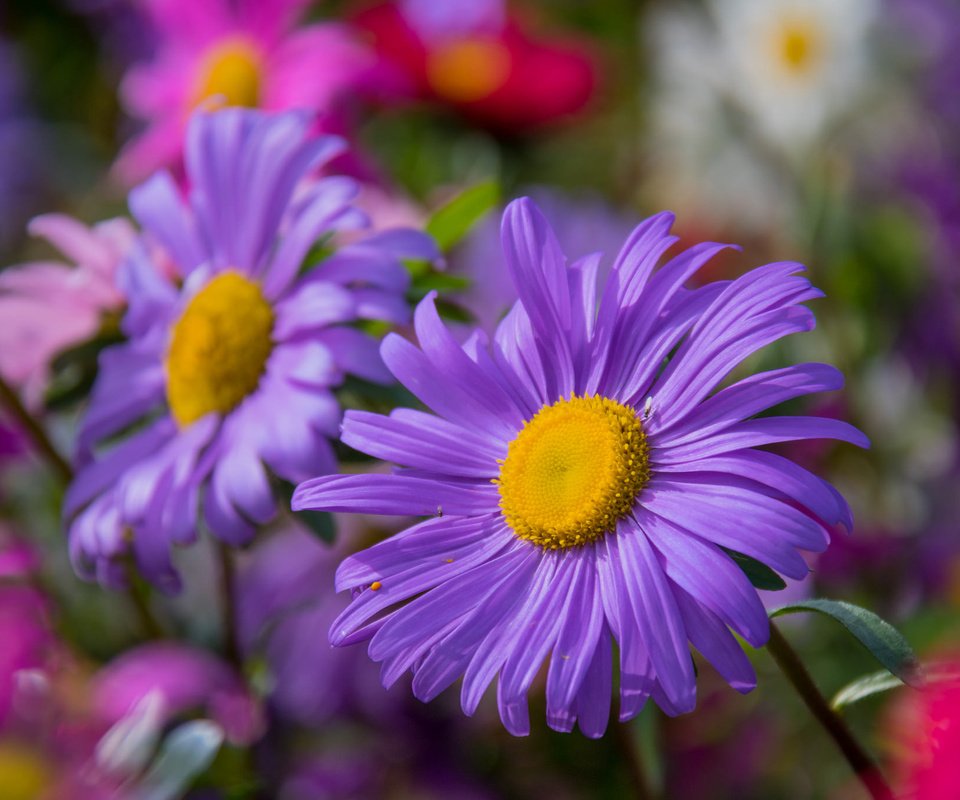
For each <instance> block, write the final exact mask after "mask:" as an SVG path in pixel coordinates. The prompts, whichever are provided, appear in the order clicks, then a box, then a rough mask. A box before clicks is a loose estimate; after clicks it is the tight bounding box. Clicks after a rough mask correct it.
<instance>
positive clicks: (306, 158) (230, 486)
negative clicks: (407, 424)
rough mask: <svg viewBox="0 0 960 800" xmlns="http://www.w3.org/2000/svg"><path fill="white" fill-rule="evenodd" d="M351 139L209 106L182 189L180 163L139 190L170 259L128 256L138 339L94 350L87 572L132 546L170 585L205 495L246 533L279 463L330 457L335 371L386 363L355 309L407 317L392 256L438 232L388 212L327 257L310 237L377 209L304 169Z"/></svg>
mask: <svg viewBox="0 0 960 800" xmlns="http://www.w3.org/2000/svg"><path fill="white" fill-rule="evenodd" d="M341 147H342V142H341V140H339V139H336V138H334V137H320V138H314V137H312V136H311V135H310V122H309V120H308V118H307V116H306V115H305V114H300V113H296V112H288V113H286V114H277V115H271V114H265V113H263V112H258V111H248V110H245V109H228V110H225V111H220V112H218V113H214V114H198V115H197V116H196V117H195V118H194V120H193V122H192V124H191V126H190V129H189V132H188V137H187V152H186V165H187V177H188V179H189V183H190V186H191V189H190V193H189V196H188V197H187V199H186V202H185V201H184V198H183V197H182V196H181V194H180V191H179V189H178V188H177V185H176V183H175V181H174V180H173V178H172V177H171V175H170V174H169V173H161V174H158V175H156V176H154V177H153V178H152V179H151V180H149V181H148V182H147V183H145V184H143V185H142V186H140V187H139V188H137V189H136V190H134V191H133V193H132V194H131V196H130V206H131V209H132V211H133V214H134V216H135V217H136V218H137V219H138V220H139V221H140V223H141V224H142V226H143V227H144V229H145V237H146V236H149V238H150V240H151V241H152V242H157V243H159V244H160V245H161V247H162V252H163V254H164V255H165V258H168V259H169V260H170V261H172V263H173V265H174V267H175V269H176V273H177V274H176V279H172V278H169V277H165V276H164V275H163V274H162V272H161V270H160V269H158V265H157V258H156V256H154V255H151V253H150V252H148V251H147V250H146V249H145V248H144V247H143V246H138V247H137V248H135V250H134V252H133V254H132V255H131V257H130V258H129V259H128V260H127V261H126V262H125V263H124V265H123V268H122V271H121V283H122V286H123V288H124V292H125V294H126V296H127V298H128V301H129V305H128V310H127V313H126V315H125V317H124V319H123V323H122V328H123V331H124V333H125V334H126V335H127V337H128V341H127V342H126V343H124V344H123V345H118V346H116V347H112V348H108V349H107V350H105V351H104V352H103V353H102V355H101V358H100V371H99V375H98V378H97V383H96V385H95V386H94V389H93V395H92V399H91V403H90V407H89V410H88V412H87V414H86V416H85V418H84V420H83V423H82V426H81V430H80V435H79V451H80V452H79V467H80V469H79V471H78V473H77V477H76V479H75V481H74V482H73V484H72V485H71V487H70V489H69V491H68V493H67V497H66V502H65V511H64V513H65V515H66V518H67V520H68V522H69V546H70V553H71V557H72V559H73V562H74V565H75V566H76V568H77V569H78V571H79V572H80V573H81V574H83V575H84V576H86V577H94V576H96V577H97V578H99V579H100V580H101V581H102V582H104V583H106V584H110V585H117V584H123V582H124V576H123V568H122V564H120V563H118V560H120V559H122V558H123V557H124V555H125V554H127V553H128V552H132V554H133V556H134V557H135V559H136V561H137V563H138V565H139V567H140V569H141V570H142V571H143V573H144V575H145V576H146V577H147V578H148V579H149V580H151V581H153V582H154V583H156V584H158V585H159V586H161V587H162V588H163V589H165V590H166V591H176V590H177V589H178V588H179V585H180V580H179V576H178V575H177V573H176V572H175V570H174V569H173V566H172V563H171V558H170V550H171V547H173V546H174V545H184V544H189V543H190V542H192V541H194V540H195V538H196V536H197V531H198V515H199V514H200V513H201V509H202V515H203V519H204V521H205V523H206V526H207V527H208V528H209V530H210V531H211V532H212V533H213V534H214V535H215V536H217V537H218V538H219V539H220V540H221V541H223V542H226V543H229V544H232V545H242V544H245V543H247V542H249V541H250V539H251V538H252V536H253V534H254V532H255V531H256V528H257V525H258V524H263V523H265V522H267V521H269V520H270V519H271V518H272V517H273V515H274V512H275V502H274V491H273V488H272V487H271V482H270V479H269V475H270V474H272V475H275V476H278V477H279V478H282V479H283V480H286V481H290V482H297V481H300V480H303V479H305V478H306V477H307V476H309V475H312V474H315V473H317V472H329V471H331V470H334V469H335V468H336V459H335V457H334V454H333V449H332V447H331V445H330V443H329V441H328V439H330V438H333V437H336V436H337V434H338V432H339V426H340V416H341V412H340V406H339V404H338V402H337V399H336V397H335V396H334V395H333V393H332V391H331V390H332V389H333V388H334V387H336V386H337V385H339V384H340V383H341V382H342V381H343V379H344V376H345V374H346V373H348V372H349V373H352V374H354V375H357V376H359V377H362V378H365V379H367V380H372V381H381V382H384V381H389V380H390V375H389V373H388V372H387V371H386V369H385V368H384V366H383V364H382V362H381V361H380V359H379V357H378V355H377V347H378V343H377V341H376V340H375V339H373V338H372V337H370V336H368V335H367V334H365V333H363V332H362V331H361V330H359V329H358V327H357V326H356V324H355V323H357V322H359V321H362V320H368V319H376V320H383V321H387V322H394V323H402V322H405V321H406V320H407V318H408V316H409V309H408V307H407V303H406V300H405V291H406V288H407V284H408V282H409V278H408V273H407V271H406V269H405V268H404V267H403V265H402V263H401V259H402V258H405V257H410V258H426V259H430V258H434V257H435V256H436V249H435V245H434V244H433V242H432V240H430V239H429V237H427V236H425V235H424V234H422V233H418V232H416V231H411V230H405V229H396V230H392V231H383V232H380V233H377V234H375V235H371V236H368V237H367V238H365V239H361V240H359V241H355V242H353V243H351V244H349V245H346V246H344V247H342V248H340V249H339V250H336V251H335V252H334V253H333V254H330V255H328V256H327V257H325V258H324V257H321V255H317V254H316V253H315V251H313V248H314V245H315V244H317V243H318V242H319V241H320V240H321V239H323V238H324V237H327V236H330V235H333V234H334V233H336V232H337V231H342V230H347V229H356V228H362V227H363V226H364V225H365V223H366V217H365V216H364V215H363V214H362V213H361V212H359V211H358V210H357V209H356V208H354V207H353V205H352V204H351V201H352V199H353V198H354V197H355V195H356V193H357V191H358V189H357V185H356V184H355V182H354V181H352V180H350V179H348V178H343V177H339V176H333V177H326V178H322V179H319V180H314V181H312V182H309V183H307V184H304V183H303V182H302V181H303V179H304V178H305V177H306V176H308V175H312V174H313V170H314V169H315V168H317V167H319V166H320V165H322V164H323V163H325V162H326V161H328V160H329V159H330V158H332V157H333V156H335V155H336V154H337V153H338V152H340V150H341ZM326 244H327V246H329V244H330V243H329V241H328V242H327V243H326ZM312 253H313V254H312ZM308 258H309V259H310V260H309V266H310V267H311V268H310V269H309V270H308V271H307V272H306V273H305V274H303V275H301V269H302V268H303V267H304V265H305V261H306V260H307V259H308ZM318 258H320V259H321V260H319V262H318V261H317V260H316V259H318ZM131 429H132V431H133V432H132V433H130V434H129V435H128V436H125V437H122V436H119V437H118V434H121V433H124V432H128V431H130V430H131ZM268 470H269V472H268Z"/></svg>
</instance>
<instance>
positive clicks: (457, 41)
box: [354, 3, 597, 133]
mask: <svg viewBox="0 0 960 800" xmlns="http://www.w3.org/2000/svg"><path fill="white" fill-rule="evenodd" d="M354 22H355V24H356V25H357V26H358V27H359V28H360V29H362V30H364V31H366V32H367V33H368V34H370V35H371V36H372V38H373V45H374V47H375V49H376V51H377V52H378V53H379V55H380V57H381V59H382V60H383V62H384V67H385V68H386V69H387V70H388V71H389V72H390V73H391V74H392V75H393V77H394V78H395V79H396V80H398V81H399V82H400V84H401V85H402V86H403V88H404V90H405V92H404V93H405V94H407V95H412V96H414V97H419V98H423V99H427V100H433V101H437V102H440V103H445V104H447V105H450V106H452V107H454V108H455V109H456V110H457V111H459V112H460V113H462V114H463V115H464V116H466V117H467V118H469V119H470V120H472V121H473V122H475V123H476V124H478V125H482V126H484V127H487V128H490V129H493V130H496V131H498V132H510V133H513V132H519V131H524V130H526V129H529V128H534V127H537V126H539V125H542V124H544V123H547V122H552V121H554V120H557V119H560V118H563V117H567V116H570V115H572V114H573V113H575V112H577V111H579V110H580V109H582V108H583V107H584V106H585V105H586V103H587V101H588V100H589V99H590V98H591V96H592V95H593V93H594V91H595V89H596V83H597V74H596V65H595V61H594V59H593V57H592V55H591V54H590V52H589V50H588V49H587V48H586V47H585V46H584V45H583V43H582V42H577V41H572V40H564V39H556V38H550V39H546V38H540V37H539V36H536V35H535V34H533V33H532V32H531V31H530V30H529V28H528V26H527V25H526V24H524V21H523V20H521V19H519V18H515V17H511V18H508V19H507V20H506V21H505V22H504V24H503V25H502V26H497V27H494V28H491V27H489V26H486V27H483V28H478V29H477V30H475V31H469V30H466V31H465V30H462V29H461V30H457V31H455V32H450V33H449V34H448V35H434V36H427V35H424V33H423V32H421V31H418V30H417V29H416V28H415V26H414V25H412V24H411V22H410V21H409V20H408V19H407V18H406V17H404V15H403V13H402V10H401V9H400V8H399V7H398V6H397V5H395V4H392V3H387V4H383V5H378V6H375V7H373V8H368V9H366V10H364V11H361V12H360V13H358V14H357V15H356V17H355V19H354Z"/></svg>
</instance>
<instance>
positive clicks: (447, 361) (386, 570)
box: [293, 199, 868, 736]
mask: <svg viewBox="0 0 960 800" xmlns="http://www.w3.org/2000/svg"><path fill="white" fill-rule="evenodd" d="M672 222H673V217H672V215H670V214H660V215H658V216H655V217H651V218H650V219H648V220H646V221H645V222H643V223H642V224H641V225H640V226H639V227H638V228H636V230H635V231H634V232H633V233H632V234H631V235H630V237H629V238H628V239H627V242H626V244H625V245H624V247H623V249H622V250H621V251H620V254H619V255H618V256H617V258H616V260H615V262H614V264H613V266H612V268H611V272H610V276H609V278H608V279H607V281H606V282H605V285H604V286H603V289H602V292H601V293H600V294H599V295H598V293H597V287H596V281H595V277H596V269H597V265H598V263H599V255H590V256H586V257H584V258H581V259H579V260H578V261H576V262H574V263H573V264H570V265H568V264H567V262H566V258H565V256H564V254H563V252H562V250H561V249H560V246H559V244H558V242H557V239H556V236H555V235H554V233H553V231H552V230H551V228H550V226H549V225H548V224H547V222H546V220H545V219H544V218H543V216H542V215H541V214H540V212H539V210H538V209H537V208H536V206H535V205H534V204H533V203H532V202H531V201H530V200H528V199H523V200H518V201H516V202H514V203H512V204H511V205H510V206H509V207H508V208H507V210H506V212H505V214H504V219H503V229H502V235H503V249H504V253H505V255H506V262H507V266H508V269H509V271H510V274H511V276H512V278H513V281H514V284H515V286H516V288H517V291H518V294H519V297H520V299H519V301H518V302H517V304H516V305H514V307H513V309H512V310H511V311H510V313H509V314H508V315H507V316H506V317H505V318H504V320H503V321H502V322H501V324H500V325H499V326H498V328H497V331H496V334H495V336H494V340H493V342H492V344H488V342H487V340H486V337H484V336H483V335H482V334H479V333H478V334H476V335H474V336H472V337H471V338H470V339H468V341H467V342H466V344H464V345H463V346H461V345H459V344H457V341H456V339H455V338H454V337H453V336H452V335H451V333H450V332H449V331H448V330H447V328H446V327H445V326H444V325H443V323H442V322H441V321H440V318H439V316H438V314H437V312H436V309H435V308H434V304H433V298H432V297H428V298H427V299H425V300H424V301H423V302H422V303H421V304H420V306H419V307H418V308H417V311H416V314H415V319H414V322H415V327H416V333H417V337H418V338H419V341H420V348H417V347H415V346H414V345H413V344H411V343H410V342H408V341H406V340H404V339H403V338H401V337H400V336H397V335H395V334H394V335H390V336H388V337H387V338H386V339H385V340H384V342H383V346H382V348H381V353H382V355H383V358H384V361H385V362H386V364H387V366H388V367H389V369H390V370H391V371H392V372H393V373H394V375H396V376H397V378H398V379H399V380H400V382H401V383H403V384H404V385H405V386H406V387H407V388H408V389H410V391H411V392H413V394H414V395H416V396H417V397H418V398H419V399H420V400H421V401H422V402H423V403H424V404H425V405H426V406H427V407H428V408H430V409H431V410H432V411H433V412H434V413H432V414H431V413H426V412H424V411H415V410H411V409H398V410H396V411H394V412H393V413H392V414H391V415H390V416H388V417H385V416H380V415H377V414H370V413H366V412H356V411H349V412H347V414H346V418H345V420H344V425H343V435H342V438H343V441H344V442H345V443H346V444H349V445H350V446H351V447H354V448H356V449H358V450H361V451H363V452H365V453H368V454H370V455H372V456H375V457H377V458H382V459H385V460H389V461H392V462H394V463H396V464H398V465H400V467H401V469H399V470H398V471H397V472H396V474H392V475H332V476H325V477H319V478H315V479H313V480H310V481H307V482H306V483H304V484H302V485H301V486H299V487H298V489H297V491H296V493H295V495H294V501H293V503H294V508H295V509H303V508H316V509H324V510H328V511H361V512H365V513H381V514H415V515H421V516H427V517H430V518H429V519H427V520H426V521H424V522H422V523H420V524H418V525H415V526H413V527H411V528H408V529H407V530H405V531H403V532H401V533H400V534H398V535H396V536H394V537H392V538H390V539H387V540H385V541H384V542H381V543H380V544H377V545H375V546H374V547H371V548H370V549H368V550H365V551H363V552H360V553H358V554H356V555H354V556H352V557H350V558H348V559H346V560H345V561H344V562H343V563H342V564H341V565H340V568H339V570H338V572H337V581H336V587H337V589H338V590H340V591H344V590H349V591H350V592H352V593H353V599H352V602H351V603H350V605H349V606H348V608H347V609H346V610H345V611H344V612H343V613H342V614H341V615H340V617H339V618H338V619H337V620H336V621H335V622H334V624H333V626H332V627H331V630H330V640H331V642H332V643H333V644H335V645H345V644H350V643H354V642H360V641H364V640H369V641H370V645H369V654H370V656H371V658H373V659H374V660H376V661H381V662H383V672H382V675H383V680H384V683H385V685H390V684H391V683H393V682H394V681H396V680H397V678H399V677H400V676H401V675H402V674H404V673H405V672H406V671H407V670H410V671H411V672H412V673H413V692H414V694H415V695H416V696H417V697H419V698H420V699H422V700H430V699H432V698H434V697H436V696H437V695H438V694H439V693H440V692H441V691H443V690H444V689H445V688H447V687H448V686H450V685H451V684H452V683H453V682H454V681H456V680H457V679H458V678H460V677H461V676H462V677H463V685H462V691H461V704H462V706H463V709H464V711H465V712H466V713H467V714H472V713H473V712H474V711H475V710H476V708H477V706H478V704H479V702H480V699H481V697H482V696H483V694H484V692H485V691H486V689H487V687H488V686H489V685H490V683H491V681H493V679H494V678H495V677H497V676H499V678H498V682H497V701H498V706H499V709H500V715H501V718H502V719H503V722H504V724H505V726H506V727H507V729H508V730H509V731H510V732H511V733H513V734H516V735H523V734H526V733H528V732H529V727H530V722H529V712H528V708H527V693H528V691H529V689H530V687H531V684H532V683H533V681H534V679H535V677H536V676H537V674H538V673H539V672H540V669H541V667H542V665H543V662H544V660H545V659H547V658H548V657H549V667H548V669H547V671H546V701H547V720H548V723H549V724H550V726H551V727H553V728H555V729H557V730H561V731H569V730H571V729H572V728H573V725H574V724H575V723H578V724H579V726H580V729H581V730H582V731H583V732H584V733H585V734H587V735H588V736H600V735H602V733H603V731H604V730H605V728H606V725H607V719H608V715H609V710H610V695H611V691H612V685H613V683H612V677H613V676H612V663H611V662H612V659H613V656H614V652H616V651H615V650H614V648H613V643H614V642H616V644H617V645H618V652H619V659H620V680H619V685H620V719H621V720H627V719H630V718H631V717H633V716H634V715H635V714H637V712H638V711H639V710H640V709H641V708H642V707H643V705H644V704H645V703H646V701H647V700H648V698H651V697H652V698H653V699H654V700H655V701H656V703H657V704H658V705H659V706H660V707H661V708H662V709H663V710H664V711H666V712H667V713H668V714H680V713H684V712H687V711H690V710H691V709H693V707H694V705H695V701H696V680H695V676H694V667H693V661H692V659H691V656H690V650H689V645H690V644H691V643H692V644H693V646H694V647H695V648H696V649H697V650H699V651H700V653H701V654H702V655H703V656H704V657H705V658H706V659H707V660H708V661H710V662H711V663H712V664H713V665H714V667H715V668H716V669H717V671H718V672H719V673H720V675H721V676H723V678H724V679H726V681H727V682H728V683H729V684H730V685H731V686H733V687H734V688H735V689H737V690H738V691H741V692H746V691H749V690H750V689H752V688H753V687H754V685H755V683H756V677H755V675H754V671H753V668H752V667H751V665H750V661H749V659H748V658H747V657H746V655H745V654H744V652H743V650H742V648H741V646H740V644H739V643H738V642H737V640H736V639H735V638H734V636H733V633H731V629H732V630H733V631H734V632H736V633H737V634H739V635H740V636H742V637H743V638H744V639H745V640H746V641H747V642H749V643H750V644H751V645H753V646H754V647H759V646H761V645H763V644H765V643H766V641H767V638H768V636H769V624H768V621H767V615H766V612H765V611H764V608H763V604H762V603H761V602H760V598H759V596H758V594H757V591H756V590H755V589H754V587H753V586H752V585H751V584H750V581H749V580H748V579H747V577H746V575H745V574H744V573H743V572H742V571H741V570H740V568H739V567H738V566H737V565H736V563H735V562H734V560H733V558H731V556H730V554H729V553H730V551H735V552H738V553H741V554H745V555H747V556H749V557H751V558H754V559H756V560H758V561H761V562H763V563H765V564H767V565H768V566H770V567H772V568H773V569H775V570H776V571H778V572H780V573H782V574H783V575H785V576H787V577H790V578H796V579H799V578H802V577H803V576H804V575H806V574H807V572H808V568H807V564H806V562H805V561H804V559H803V557H802V556H801V554H800V552H798V551H802V550H806V551H821V550H823V549H824V548H825V547H826V546H827V543H828V541H829V534H828V527H829V526H830V525H832V524H834V523H842V524H844V525H846V526H847V527H849V526H850V525H851V524H852V522H851V517H850V512H849V509H848V508H847V505H846V503H845V502H844V500H843V498H842V497H841V496H840V495H839V494H838V493H837V492H836V490H835V489H833V488H832V487H831V486H830V485H829V484H827V483H826V482H824V481H823V480H821V479H820V478H818V477H816V476H815V475H813V474H811V473H810V472H808V471H806V470H804V469H803V468H801V467H799V466H797V465H796V464H794V463H793V462H791V461H789V460H787V459H785V458H783V457H781V456H777V455H774V454H773V453H770V452H767V451H764V450H760V449H758V448H759V447H762V446H764V445H768V444H772V443H774V442H783V441H791V440H795V439H807V438H831V439H842V440H845V441H849V442H853V443H855V444H858V445H860V446H867V444H868V442H867V440H866V437H864V436H863V434H862V433H860V432H859V431H858V430H856V429H855V428H853V427H852V426H850V425H848V424H847V423H844V422H841V421H838V420H831V419H819V418H811V417H784V416H764V417H762V418H759V419H755V418H754V417H755V415H756V414H758V413H760V412H763V411H766V410H767V409H769V408H772V407H773V406H776V405H778V404H779V403H782V402H784V401H786V400H789V399H792V398H797V397H801V396H803V395H806V394H809V393H811V392H817V391H825V390H831V389H838V388H839V387H840V386H841V384H842V376H841V375H840V373H839V372H838V371H837V370H835V369H834V368H833V367H830V366H827V365H825V364H801V365H797V366H791V367H786V368H783V369H778V370H773V371H770V372H763V373H760V374H757V375H753V376H752V377H748V378H744V379H742V380H739V381H738V382H736V383H733V384H731V385H728V386H726V387H724V388H718V386H719V385H720V383H721V382H722V381H723V380H724V379H725V378H726V377H727V376H728V375H729V374H730V373H731V371H732V370H734V369H735V368H736V367H737V366H738V365H739V364H740V362H741V361H743V359H745V358H746V357H747V356H749V355H751V354H752V353H754V352H755V351H757V350H758V349H760V348H762V347H764V346H766V345H768V344H770V343H772V342H774V341H776V340H778V339H781V338H783V337H784V336H787V335H789V334H792V333H799V332H801V331H807V330H810V329H811V328H812V327H813V326H814V323H815V320H814V316H813V314H812V313H811V312H810V311H809V310H808V309H807V308H805V307H804V306H802V305H800V304H801V303H802V302H804V301H806V300H810V299H813V298H815V297H819V296H821V293H820V292H819V291H818V290H817V289H815V288H813V287H812V286H811V285H810V283H809V282H808V281H807V280H806V279H804V278H802V277H800V276H798V275H796V273H798V272H800V271H801V270H802V269H803V267H802V266H801V265H800V264H796V263H793V262H782V263H775V264H768V265H766V266H763V267H758V268H757V269H754V270H752V271H751V272H748V273H746V274H745V275H743V276H741V277H740V278H738V279H737V280H734V281H720V282H716V283H710V284H707V285H705V286H704V287H702V288H700V289H696V290H688V289H685V288H683V287H684V284H685V283H686V282H687V280H689V279H690V277H691V276H692V275H693V274H694V273H695V272H696V271H697V270H698V269H699V268H700V267H702V266H703V265H704V264H705V263H706V262H707V261H708V260H709V259H710V258H711V257H712V256H713V255H715V254H716V253H718V252H720V251H721V250H723V249H724V248H725V245H719V244H713V243H705V244H700V245H696V246H695V247H692V248H690V249H689V250H686V251H684V252H682V253H680V254H679V255H677V256H675V257H674V258H672V259H671V260H670V261H668V262H667V263H666V264H665V265H664V266H663V267H661V268H660V269H659V270H655V267H656V264H657V262H658V261H659V259H660V256H661V255H662V254H663V253H664V252H665V251H666V250H667V249H668V248H669V247H670V246H671V245H673V244H674V243H675V242H676V237H673V236H670V235H669V230H670V227H671V225H672ZM665 360H667V363H666V365H665Z"/></svg>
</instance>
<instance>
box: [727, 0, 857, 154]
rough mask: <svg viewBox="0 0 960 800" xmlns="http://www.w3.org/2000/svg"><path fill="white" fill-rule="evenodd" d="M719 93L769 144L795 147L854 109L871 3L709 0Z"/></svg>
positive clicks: (834, 0)
mask: <svg viewBox="0 0 960 800" xmlns="http://www.w3.org/2000/svg"><path fill="white" fill-rule="evenodd" d="M711 5H712V9H713V16H714V18H715V20H716V24H717V30H718V33H719V42H718V44H719V50H720V53H719V55H720V58H721V60H722V61H723V63H724V64H725V69H723V70H722V71H721V73H718V74H719V75H720V76H721V77H720V80H722V82H723V87H724V90H725V91H727V92H729V93H730V95H731V96H732V97H733V98H734V99H735V100H736V101H737V102H738V103H739V104H740V105H741V106H742V108H743V109H744V110H745V111H747V112H748V113H749V114H750V115H751V116H752V117H753V118H754V119H755V121H756V123H757V124H758V125H759V127H760V128H761V129H762V131H763V133H765V134H766V135H767V136H769V137H770V138H771V139H772V140H773V141H775V142H777V143H779V144H782V145H785V146H788V147H795V146H799V145H802V144H805V143H806V142H808V141H810V140H811V139H812V138H813V137H814V136H816V135H817V134H819V133H820V132H822V131H823V129H824V127H825V126H826V125H828V124H829V123H830V121H831V119H832V118H833V117H834V116H835V115H838V114H842V113H844V112H845V111H847V110H849V109H850V108H851V107H854V106H855V105H856V98H857V97H858V95H859V94H860V92H861V91H862V90H863V89H864V85H865V83H866V79H867V77H868V74H869V71H868V69H867V64H868V55H869V53H868V51H869V36H870V27H871V22H872V20H873V17H874V14H875V3H874V0H722V1H721V0H713V2H712V4H711Z"/></svg>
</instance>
